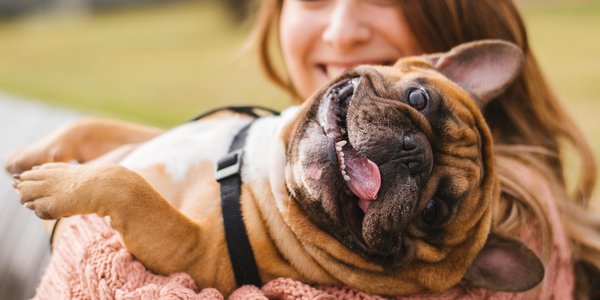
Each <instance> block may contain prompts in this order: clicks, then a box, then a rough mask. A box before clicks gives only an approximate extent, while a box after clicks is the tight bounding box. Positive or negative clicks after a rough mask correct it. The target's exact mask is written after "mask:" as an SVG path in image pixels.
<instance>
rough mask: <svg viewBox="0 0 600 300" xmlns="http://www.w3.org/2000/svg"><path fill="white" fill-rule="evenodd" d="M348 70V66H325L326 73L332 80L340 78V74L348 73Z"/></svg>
mask: <svg viewBox="0 0 600 300" xmlns="http://www.w3.org/2000/svg"><path fill="white" fill-rule="evenodd" d="M347 69H348V66H332V65H326V66H325V72H326V73H327V77H329V78H330V79H331V78H335V77H338V76H339V75H340V74H342V73H344V71H346V70H347Z"/></svg>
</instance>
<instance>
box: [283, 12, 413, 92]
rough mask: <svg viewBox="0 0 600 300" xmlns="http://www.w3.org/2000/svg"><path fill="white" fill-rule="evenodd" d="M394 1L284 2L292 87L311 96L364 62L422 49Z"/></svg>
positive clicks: (392, 58)
mask: <svg viewBox="0 0 600 300" xmlns="http://www.w3.org/2000/svg"><path fill="white" fill-rule="evenodd" d="M400 10H401V7H400V6H399V5H398V4H396V3H395V1H393V0H284V1H283V6H282V11H281V19H280V26H279V38H280V41H281V49H282V54H283V58H284V62H285V64H286V67H287V71H288V74H289V76H290V79H291V81H292V83H293V84H294V87H295V88H296V90H297V91H298V93H299V95H300V96H301V97H302V98H307V97H308V96H310V95H311V94H312V93H313V92H314V91H316V90H317V89H318V88H320V87H322V86H323V85H324V84H325V83H327V82H328V81H329V80H330V79H332V78H334V77H336V76H337V75H339V74H340V73H342V72H343V71H344V70H346V69H347V68H349V67H352V66H355V65H360V64H384V65H389V64H393V63H394V62H395V61H396V60H397V59H398V58H400V57H403V56H407V55H415V54H419V53H420V52H421V51H420V47H419V45H418V42H417V40H416V38H415V37H414V35H413V33H412V32H411V31H410V29H409V27H408V24H407V23H406V20H405V19H404V17H403V16H402V13H401V11H400Z"/></svg>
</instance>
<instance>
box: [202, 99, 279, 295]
mask: <svg viewBox="0 0 600 300" xmlns="http://www.w3.org/2000/svg"><path fill="white" fill-rule="evenodd" d="M256 109H259V110H265V111H267V112H269V113H271V114H274V115H278V114H279V113H278V112H277V111H274V110H271V109H265V108H262V107H252V106H243V107H226V108H222V109H217V110H214V111H212V112H208V113H207V114H203V115H202V116H200V118H201V117H203V116H205V115H208V114H211V113H213V112H216V111H220V110H232V111H234V112H237V113H243V114H247V115H250V116H252V117H253V118H254V120H252V121H251V122H250V123H248V124H247V125H245V126H244V127H243V128H242V129H240V131H239V132H238V133H237V134H236V135H235V137H234V138H233V141H232V142H231V145H230V146H229V153H227V155H225V156H224V157H222V158H221V159H220V160H219V162H218V163H217V173H216V175H215V178H216V180H217V181H218V182H219V183H220V184H221V210H222V214H223V226H224V228H225V239H226V241H227V249H228V251H229V258H230V260H231V266H232V267H233V273H234V276H235V281H236V283H237V285H238V287H239V286H242V285H246V284H252V285H255V286H261V284H262V282H261V280H260V276H259V274H258V268H257V266H256V260H255V259H254V252H253V251H252V247H251V246H250V241H249V240H248V233H247V232H246V226H245V225H244V220H243V218H242V208H241V203H240V193H241V185H242V178H241V166H242V159H243V156H244V145H245V143H246V136H247V135H248V130H249V129H250V127H251V126H252V124H253V123H254V121H256V119H258V118H260V115H258V114H257V113H256V112H255V110H256ZM197 119H199V118H195V120H197Z"/></svg>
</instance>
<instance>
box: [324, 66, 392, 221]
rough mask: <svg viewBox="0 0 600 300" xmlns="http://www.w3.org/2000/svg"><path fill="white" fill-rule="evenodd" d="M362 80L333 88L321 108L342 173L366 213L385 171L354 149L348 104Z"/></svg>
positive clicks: (342, 82) (325, 126)
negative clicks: (348, 119) (348, 127)
mask: <svg viewBox="0 0 600 300" xmlns="http://www.w3.org/2000/svg"><path fill="white" fill-rule="evenodd" d="M360 80H361V79H360V78H358V77H356V78H350V79H345V80H342V81H340V82H338V83H336V84H335V85H333V86H332V87H331V88H329V90H327V92H326V93H325V95H324V99H323V101H322V102H321V106H320V108H319V121H320V124H321V126H322V127H323V130H324V132H325V134H326V135H327V137H328V138H329V139H330V140H331V141H332V144H334V145H335V153H336V156H337V159H338V167H339V171H340V176H341V177H342V178H343V179H344V180H345V181H346V186H347V187H348V190H349V192H351V194H352V195H354V196H356V201H357V202H358V206H359V207H360V208H361V210H362V212H363V213H366V212H367V209H368V208H369V205H370V204H371V202H372V201H374V200H375V199H377V194H378V193H379V189H380V187H381V174H380V172H379V168H378V166H377V164H375V163H374V162H372V161H371V160H369V159H368V158H367V157H366V156H364V155H362V154H361V153H359V152H358V151H357V150H356V149H354V147H353V146H352V144H351V143H350V141H349V139H348V132H347V128H346V123H347V122H346V120H347V112H348V105H349V103H350V101H352V97H353V95H354V92H355V90H356V88H357V87H358V85H359V82H360ZM342 205H348V204H347V203H343V204H342ZM353 205H356V204H353ZM361 219H362V218H361Z"/></svg>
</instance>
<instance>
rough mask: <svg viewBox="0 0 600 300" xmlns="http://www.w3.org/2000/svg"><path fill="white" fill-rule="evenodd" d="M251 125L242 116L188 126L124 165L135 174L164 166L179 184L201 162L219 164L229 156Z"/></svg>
mask: <svg viewBox="0 0 600 300" xmlns="http://www.w3.org/2000/svg"><path fill="white" fill-rule="evenodd" d="M247 123H248V119H247V118H243V117H241V116H238V115H232V116H231V117H229V118H226V119H216V120H210V119H209V120H206V121H204V120H201V121H197V122H190V123H185V124H183V125H180V126H178V127H176V128H174V129H172V130H169V131H167V132H166V133H164V134H162V135H160V136H158V137H156V138H155V139H152V140H150V141H148V142H146V143H144V144H143V145H141V146H140V147H138V148H137V149H136V150H134V151H133V152H132V153H131V154H130V155H129V156H127V157H126V158H125V159H124V160H123V161H122V162H121V164H122V165H123V166H125V167H127V168H129V169H132V170H142V169H145V168H147V167H150V166H152V165H164V167H165V169H166V171H167V172H168V173H169V176H170V177H171V178H173V180H174V181H179V180H182V179H184V177H185V176H186V174H187V173H188V170H189V169H190V168H191V167H192V166H194V165H195V164H196V163H198V162H200V161H203V160H210V161H213V162H214V163H215V164H216V162H217V161H218V160H219V159H220V158H221V157H222V156H223V155H224V154H225V153H227V150H228V149H229V144H230V143H231V140H232V139H233V136H234V135H235V134H236V133H237V132H238V131H239V130H240V128H241V127H243V126H244V125H245V124H247Z"/></svg>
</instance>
